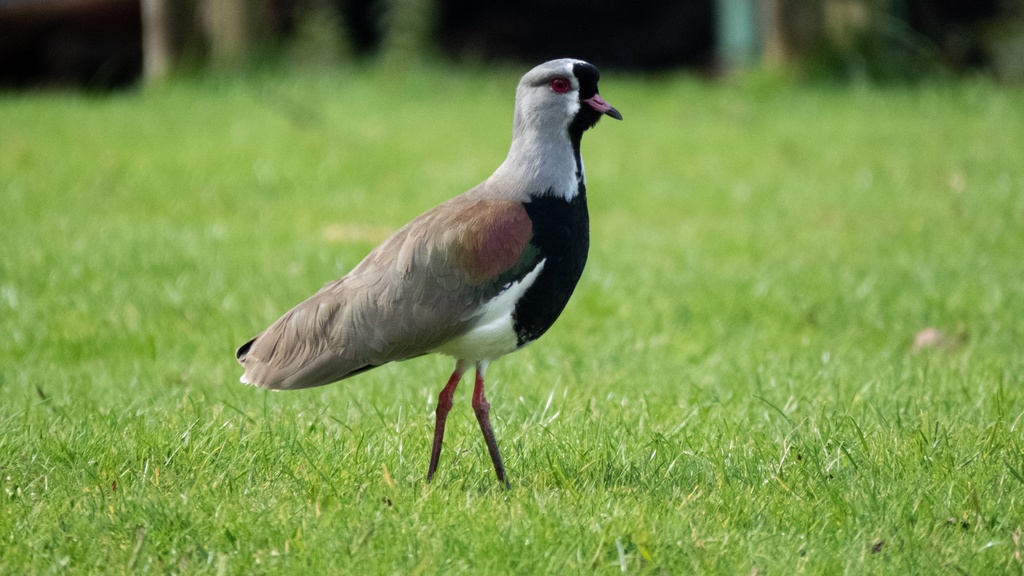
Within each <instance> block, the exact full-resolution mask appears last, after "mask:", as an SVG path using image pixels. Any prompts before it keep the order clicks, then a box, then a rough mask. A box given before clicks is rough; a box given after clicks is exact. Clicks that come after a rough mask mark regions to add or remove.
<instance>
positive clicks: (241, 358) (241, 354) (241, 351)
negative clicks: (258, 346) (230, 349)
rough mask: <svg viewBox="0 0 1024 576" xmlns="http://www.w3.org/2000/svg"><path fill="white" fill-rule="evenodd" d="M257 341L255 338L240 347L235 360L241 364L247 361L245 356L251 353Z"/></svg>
mask: <svg viewBox="0 0 1024 576" xmlns="http://www.w3.org/2000/svg"><path fill="white" fill-rule="evenodd" d="M255 341H256V339H255V338H253V339H252V340H249V341H248V342H246V343H245V344H242V345H241V346H239V347H238V350H235V359H236V360H238V362H239V363H241V362H242V361H244V360H245V355H246V354H248V353H249V348H252V343H253V342H255Z"/></svg>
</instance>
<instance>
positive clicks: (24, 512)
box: [0, 69, 1024, 574]
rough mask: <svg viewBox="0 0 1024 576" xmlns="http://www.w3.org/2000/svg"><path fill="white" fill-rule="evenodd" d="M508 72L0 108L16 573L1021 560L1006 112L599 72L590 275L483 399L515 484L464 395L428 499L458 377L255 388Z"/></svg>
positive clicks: (396, 218)
mask: <svg viewBox="0 0 1024 576" xmlns="http://www.w3.org/2000/svg"><path fill="white" fill-rule="evenodd" d="M522 72H523V70H518V69H515V70H508V71H506V72H496V73H480V72H466V71H461V72H460V71H453V70H441V69H437V70H433V71H430V72H424V73H421V74H415V75H410V76H403V77H391V76H389V75H387V74H385V73H383V72H381V71H353V72H348V73H337V74H332V75H327V76H326V77H313V76H299V77H277V78H263V79H255V80H250V81H244V82H243V81H214V80H200V81H180V82H175V83H171V84H170V85H168V86H165V87H162V88H157V89H150V90H142V91H140V92H134V93H123V94H117V95H113V96H108V97H99V96H90V95H74V94H61V93H42V94H31V93H29V94H13V93H7V94H3V95H0V395H2V400H0V487H2V490H0V572H2V573H5V574H27V573H40V574H43V573H47V574H48V573H57V574H64V573H69V574H81V573H104V574H119V573H186V574H195V573H209V574H248V573H289V574H328V573H396V574H420V573H426V574H435V573H444V574H458V573H465V574H487V573H520V574H522V573H559V574H565V573H588V574H589V573H595V572H596V573H607V574H611V573H616V574H618V573H622V572H626V573H651V574H681V573H721V574H794V573H809V574H837V573H843V572H848V573H872V574H909V573H922V574H934V573H968V574H993V573H1009V574H1020V573H1021V572H1022V571H1024V564H1022V558H1021V555H1022V553H1024V551H1022V547H1024V543H1022V542H1021V539H1022V525H1024V431H1022V429H1024V152H1022V143H1024V115H1022V114H1021V112H1020V111H1021V110H1024V92H1022V91H1021V90H1019V89H1016V90H1014V89H1007V88H1001V87H997V86H992V85H989V84H985V83H978V82H969V83H958V84H953V85H937V86H924V87H920V88H913V89H912V88H901V89H869V88H858V87H853V88H845V89H844V88H838V87H791V86H786V85H783V84H780V83H776V82H774V81H772V80H770V79H764V78H761V79H758V78H752V79H749V80H748V81H740V82H735V83H729V82H723V83H705V82H700V81H696V80H692V79H686V78H678V77H662V78H643V77H637V76H630V75H626V74H621V73H616V72H614V71H607V70H606V71H605V74H604V78H603V81H602V83H601V91H602V95H603V96H604V97H605V99H606V100H608V102H610V103H611V104H613V105H614V106H616V107H617V108H618V109H619V110H620V111H621V112H622V113H623V116H624V118H625V120H624V121H623V122H621V123H617V122H609V121H605V122H602V123H600V124H599V125H598V126H597V127H596V128H595V129H594V130H593V131H591V132H588V133H587V134H586V136H585V138H584V142H583V148H584V157H585V161H586V168H587V176H588V187H589V191H588V192H589V199H590V206H591V218H592V248H591V254H590V261H589V264H588V268H587V270H586V271H585V273H584V276H583V279H582V281H581V283H580V286H579V287H578V288H577V291H576V295H575V297H574V299H573V300H572V301H571V302H570V304H569V306H568V308H567V310H566V311H565V313H564V314H563V316H562V318H561V319H560V320H559V321H558V322H557V323H556V324H555V326H554V328H552V330H551V331H550V332H549V333H548V334H547V335H545V336H544V337H543V338H541V339H540V340H539V341H538V342H537V343H535V344H533V345H532V346H530V347H529V348H527V349H526V350H524V351H522V352H519V353H516V354H514V355H511V356H508V357H506V358H503V359H502V360H500V361H499V362H497V363H495V364H494V365H493V366H492V367H491V369H490V370H489V372H488V376H489V377H490V384H489V387H488V398H489V400H490V402H491V404H492V420H493V421H494V423H495V427H496V432H497V436H498V441H499V444H500V446H501V449H502V452H503V454H504V455H505V458H506V466H507V469H508V474H509V478H510V480H511V483H512V489H511V490H509V491H506V490H504V489H502V488H501V486H500V485H499V484H498V483H497V481H496V480H495V478H494V472H493V469H492V467H491V463H490V460H489V458H488V457H487V453H486V448H485V446H484V444H483V441H482V439H481V437H480V433H479V430H478V428H477V423H476V420H475V418H474V416H473V412H472V409H471V407H470V397H469V396H470V394H469V390H470V389H471V386H470V385H469V384H470V383H469V382H464V383H463V387H462V388H461V389H460V390H459V391H458V393H457V394H456V397H455V401H456V405H455V408H454V410H453V411H452V415H451V418H450V419H449V424H448V432H447V438H446V443H445V450H444V452H443V454H442V457H441V465H440V470H439V473H438V476H437V477H436V478H435V481H434V483H432V484H430V485H427V484H425V481H424V480H425V475H426V469H427V461H428V456H429V450H430V439H431V433H432V429H433V424H434V417H433V409H434V403H435V401H436V397H437V393H438V392H439V391H440V389H441V387H442V386H443V384H444V382H445V379H446V377H447V375H448V373H449V371H450V369H451V362H450V360H448V359H446V358H441V357H426V358H420V359H416V360H412V361H409V362H406V363H402V364H397V365H390V366H386V367H383V368H380V369H377V370H374V371H371V372H369V373H366V374H363V375H361V376H358V377H356V378H353V379H351V380H347V381H345V382H342V383H339V384H334V385H332V386H328V387H324V388H317V389H312V390H305V391H300V392H291V393H270V392H265V391H262V390H256V389H253V388H249V387H245V386H243V385H241V384H239V383H238V377H239V375H240V373H241V370H240V367H239V366H237V365H236V363H235V361H234V356H233V352H234V348H235V347H236V346H237V345H238V344H241V343H242V342H244V341H245V340H246V339H248V338H250V337H251V336H253V335H254V334H255V333H257V332H258V331H259V330H260V329H262V328H264V327H265V326H267V325H268V324H269V323H270V322H272V321H273V320H275V319H276V318H277V317H278V316H279V315H280V314H281V313H283V312H284V311H286V310H287V309H288V308H289V307H291V306H292V305H294V304H296V303H297V302H299V301H300V300H302V299H303V298H305V297H306V296H308V295H309V294H311V293H312V292H314V291H315V290H317V289H318V288H319V287H320V286H321V285H322V284H323V283H324V282H327V281H329V280H332V279H334V278H337V277H339V276H341V275H342V274H344V273H345V272H346V271H347V270H348V269H350V268H351V267H352V266H354V265H355V264H356V263H357V262H358V261H359V259H360V258H362V257H363V256H364V255H365V254H366V252H367V251H369V250H370V249H371V248H372V247H373V246H374V245H375V244H376V243H377V242H379V241H380V240H382V239H384V238H385V237H386V236H387V235H388V234H389V233H390V232H391V231H393V230H395V229H396V228H398V227H399V226H401V225H402V224H404V223H405V222H406V221H408V220H409V219H410V218H412V217H414V216H416V215H417V214H419V213H420V212H422V211H423V210H426V209H428V208H430V207H432V206H433V205H435V204H437V203H439V202H441V201H443V200H445V199H447V198H449V197H451V196H453V195H455V194H457V193H459V192H462V191H464V190H466V189H468V188H469V187H471V186H473V185H475V184H476V183H478V182H479V181H480V180H482V179H483V178H485V177H487V176H488V175H489V174H490V172H491V171H492V170H493V169H494V168H495V167H496V166H497V165H498V163H500V162H501V160H502V159H503V158H504V155H505V152H506V150H507V146H508V141H509V137H510V134H511V115H512V104H513V96H514V89H515V84H516V82H517V80H518V77H519V75H520V74H521V73H522ZM927 328H934V329H935V330H936V331H937V333H938V337H937V338H933V339H932V344H931V345H926V346H924V347H921V348H920V349H919V350H917V351H916V352H915V351H914V348H913V343H914V338H915V335H916V334H918V333H919V332H920V331H922V330H924V329H927ZM932 334H933V335H935V334H936V332H932ZM926 344H927V343H926Z"/></svg>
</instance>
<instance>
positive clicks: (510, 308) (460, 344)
mask: <svg viewBox="0 0 1024 576" xmlns="http://www.w3.org/2000/svg"><path fill="white" fill-rule="evenodd" d="M543 268H544V260H541V261H540V262H538V263H537V266H536V267H534V269H533V270H530V272H529V273H528V274H527V275H526V276H523V278H522V279H521V280H519V281H518V282H513V283H512V284H510V285H509V286H508V288H506V289H505V290H503V291H501V292H500V293H498V295H497V296H495V297H494V298H492V299H491V300H490V301H488V302H487V303H486V304H484V305H483V307H482V308H481V310H480V313H479V314H478V315H477V321H476V323H475V324H474V325H473V328H472V329H470V330H469V332H466V333H465V334H463V335H462V336H459V337H457V338H454V339H452V340H449V341H448V342H445V343H444V344H442V345H441V346H438V347H437V348H436V349H434V350H433V352H437V353H440V354H446V355H448V356H452V357H454V358H456V359H458V360H466V361H467V362H480V361H491V360H496V359H497V358H500V357H501V356H504V355H505V354H508V353H509V352H513V351H515V349H516V348H518V347H519V337H518V336H517V335H516V329H515V326H514V325H513V322H512V315H513V313H514V312H515V309H516V302H518V301H519V299H520V298H522V296H523V294H524V293H525V292H526V290H527V289H528V288H529V287H530V286H531V285H533V283H534V281H536V280H537V276H538V275H540V271H541V270H542V269H543Z"/></svg>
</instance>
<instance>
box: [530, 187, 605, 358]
mask: <svg viewBox="0 0 1024 576" xmlns="http://www.w3.org/2000/svg"><path fill="white" fill-rule="evenodd" d="M525 207H526V213H527V214H528V215H529V217H530V220H531V221H532V222H533V238H532V239H531V240H530V243H531V244H532V245H533V246H534V247H535V248H536V249H537V251H538V260H540V259H543V260H544V269H543V270H541V273H540V275H539V276H538V277H537V280H536V281H535V282H534V283H533V285H532V286H530V288H529V289H528V290H527V291H526V293H525V294H523V297H522V298H520V299H519V302H517V303H516V309H515V317H514V322H515V330H516V336H517V337H518V340H519V345H520V346H523V345H525V344H528V343H530V342H532V341H534V340H536V339H537V338H539V337H540V336H541V334H543V333H544V332H546V331H547V329H548V328H550V327H551V325H552V324H554V323H555V320H556V319H557V318H558V316H559V314H561V313H562V310H563V309H564V308H565V305H566V304H567V303H568V302H569V297H570V296H572V292H573V290H574V289H575V288H576V283H577V282H578V281H579V279H580V275H582V274H583V266H584V265H585V264H586V263H587V251H588V250H589V249H590V216H589V215H588V214H587V195H586V191H585V189H584V187H583V186H582V185H580V190H579V194H577V195H576V197H574V198H573V199H572V200H565V199H564V198H559V197H557V196H547V195H545V196H540V197H536V198H534V199H533V200H532V201H531V202H528V203H527V204H525Z"/></svg>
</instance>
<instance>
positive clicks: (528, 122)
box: [515, 58, 622, 142]
mask: <svg viewBox="0 0 1024 576" xmlns="http://www.w3.org/2000/svg"><path fill="white" fill-rule="evenodd" d="M600 77H601V73H600V72H598V71H597V68H595V67H594V66H593V65H592V64H589V63H587V62H584V61H582V60H573V59H570V58H563V59H561V60H551V61H550V62H545V63H544V64H541V65H540V66H537V67H536V68H534V69H533V70H530V71H529V72H527V73H526V75H525V76H523V79H522V80H520V81H519V87H518V89H517V90H516V118H515V123H516V125H517V126H516V127H517V128H527V127H530V128H533V129H535V130H536V129H539V130H542V131H546V130H548V129H552V128H554V129H560V130H566V129H568V130H569V133H570V135H571V136H573V139H574V140H576V141H577V142H578V138H579V137H580V136H582V134H583V131H585V130H587V129H588V128H591V127H592V126H594V124H597V121H598V120H600V119H601V116H603V115H608V116H611V117H612V118H615V119H616V120H622V115H621V114H619V111H618V110H616V109H615V108H613V107H611V106H610V105H609V104H608V103H607V102H605V101H604V100H603V99H602V98H601V96H600V95H599V94H598V92H597V81H598V80H599V79H600Z"/></svg>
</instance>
